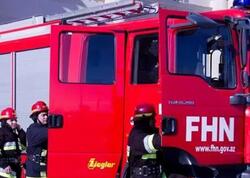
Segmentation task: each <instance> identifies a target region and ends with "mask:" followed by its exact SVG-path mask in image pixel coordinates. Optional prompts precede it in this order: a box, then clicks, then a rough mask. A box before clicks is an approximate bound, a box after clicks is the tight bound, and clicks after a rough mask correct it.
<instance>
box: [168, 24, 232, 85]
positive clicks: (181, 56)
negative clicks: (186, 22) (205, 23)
mask: <svg viewBox="0 0 250 178" xmlns="http://www.w3.org/2000/svg"><path fill="white" fill-rule="evenodd" d="M232 46H233V45H232V40H231V34H230V32H229V30H228V28H227V27H226V26H220V27H214V28H196V29H189V30H184V31H180V32H178V33H177V36H176V54H175V62H173V64H171V65H174V66H170V65H169V70H170V72H172V73H175V74H186V75H196V76H199V77H202V78H203V79H204V80H205V81H206V82H207V83H209V85H211V86H213V87H215V88H234V87H235V86H236V70H235V61H234V57H233V56H234V55H233V47H232Z"/></svg>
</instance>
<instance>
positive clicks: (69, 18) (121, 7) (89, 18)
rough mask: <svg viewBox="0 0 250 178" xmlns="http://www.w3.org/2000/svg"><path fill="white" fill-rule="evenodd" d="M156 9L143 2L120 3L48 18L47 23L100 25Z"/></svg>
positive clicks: (124, 1) (124, 0)
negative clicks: (59, 20) (53, 21)
mask: <svg viewBox="0 0 250 178" xmlns="http://www.w3.org/2000/svg"><path fill="white" fill-rule="evenodd" d="M152 11H155V12H156V9H155V8H153V7H150V6H145V5H144V4H143V3H142V2H141V1H131V0H129V1H126V0H123V1H118V2H115V3H109V4H104V5H101V6H97V7H89V8H84V9H80V10H77V11H73V12H68V13H64V14H57V15H53V16H47V17H46V18H45V20H46V21H52V20H57V19H61V20H62V21H63V22H65V23H67V24H78V23H79V24H84V25H99V24H104V23H109V22H113V21H117V20H123V19H125V18H129V17H132V16H138V15H142V14H146V13H150V12H152Z"/></svg>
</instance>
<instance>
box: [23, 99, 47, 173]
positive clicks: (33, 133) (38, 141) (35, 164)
mask: <svg viewBox="0 0 250 178" xmlns="http://www.w3.org/2000/svg"><path fill="white" fill-rule="evenodd" d="M48 110H49V109H48V106H47V105H46V104H45V102H43V101H37V102H36V103H34V104H33V105H32V108H31V115H30V118H31V119H32V120H33V121H34V123H32V124H31V125H30V126H29V127H28V129H27V143H28V147H27V158H28V159H27V161H26V178H31V177H32V178H34V177H35V178H46V177H47V175H46V169H47V147H48V146H47V145H48V127H47V123H48Z"/></svg>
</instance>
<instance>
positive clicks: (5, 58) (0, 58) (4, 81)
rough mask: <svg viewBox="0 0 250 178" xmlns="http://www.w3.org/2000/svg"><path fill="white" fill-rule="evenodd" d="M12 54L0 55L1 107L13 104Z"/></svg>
mask: <svg viewBox="0 0 250 178" xmlns="http://www.w3.org/2000/svg"><path fill="white" fill-rule="evenodd" d="M11 65H12V63H11V54H10V53H8V54H1V55H0V75H1V76H4V77H1V80H0V100H1V102H0V109H1V110H2V109H4V108H5V107H7V106H11V100H12V96H11V95H12V87H11V85H12V72H13V71H12V70H11Z"/></svg>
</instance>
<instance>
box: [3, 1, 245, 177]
mask: <svg viewBox="0 0 250 178" xmlns="http://www.w3.org/2000/svg"><path fill="white" fill-rule="evenodd" d="M204 11H206V9H203V8H201V7H198V6H188V5H186V4H181V3H178V2H176V1H173V2H172V1H168V2H159V3H150V4H147V3H143V2H137V1H136V2H130V1H126V2H125V1H121V2H119V3H111V4H109V5H105V6H100V7H99V6H98V7H95V9H94V8H88V9H84V10H83V11H81V10H80V11H77V12H73V13H66V14H62V15H55V16H50V17H46V18H44V17H33V18H32V19H29V20H23V21H21V22H14V23H10V24H5V25H1V26H0V76H2V77H1V79H0V107H1V108H3V107H5V106H12V107H14V108H16V110H17V113H18V117H19V119H20V122H21V124H22V125H23V127H24V128H27V126H28V125H29V124H30V123H31V120H29V118H28V115H29V114H30V107H31V104H32V103H34V102H35V101H36V100H44V101H46V102H48V103H49V107H50V113H51V117H50V120H49V140H48V177H49V178H53V177H55V178H63V177H65V178H66V177H68V178H71V177H86V178H96V177H102V178H110V177H124V175H123V173H124V172H125V165H126V161H127V157H126V146H127V138H128V134H129V132H130V129H131V118H132V116H133V113H134V109H135V107H136V106H137V105H138V104H142V103H151V104H154V106H155V108H156V111H157V125H158V127H159V128H160V130H161V134H162V147H163V149H162V152H163V160H164V165H163V166H164V167H165V168H166V169H167V170H168V171H169V172H168V173H169V174H171V173H178V174H182V175H186V176H192V177H199V178H204V177H206V175H207V174H208V172H213V173H214V175H217V177H220V178H221V177H225V178H231V177H236V175H238V176H241V177H242V178H246V177H249V176H250V173H249V167H248V165H249V163H250V142H249V138H250V108H249V106H248V104H249V101H250V98H249V91H248V88H249V83H250V82H249V80H248V79H249V73H250V72H249V63H248V60H247V59H248V58H247V56H248V52H247V51H248V50H247V47H248V45H249V44H248V43H249V41H248V38H247V36H248V35H249V29H250V28H249V26H250V24H249V19H248V18H247V17H248V16H249V12H248V11H245V10H242V9H237V8H235V9H229V10H221V11H209V10H208V11H207V12H204Z"/></svg>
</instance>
